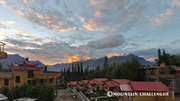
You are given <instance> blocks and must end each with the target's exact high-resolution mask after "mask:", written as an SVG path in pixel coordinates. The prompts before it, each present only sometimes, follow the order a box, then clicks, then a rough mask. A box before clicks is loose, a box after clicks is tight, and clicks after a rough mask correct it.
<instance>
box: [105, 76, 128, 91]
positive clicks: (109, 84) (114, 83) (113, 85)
mask: <svg viewBox="0 0 180 101" xmlns="http://www.w3.org/2000/svg"><path fill="white" fill-rule="evenodd" d="M129 82H130V80H127V79H112V80H109V81H106V82H105V83H104V90H105V91H106V92H108V91H114V92H120V88H119V85H121V84H128V83H129Z"/></svg>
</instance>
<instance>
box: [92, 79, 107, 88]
mask: <svg viewBox="0 0 180 101" xmlns="http://www.w3.org/2000/svg"><path fill="white" fill-rule="evenodd" d="M105 81H108V79H107V78H96V79H92V80H90V81H89V86H90V88H92V89H94V90H103V89H104V82H105Z"/></svg>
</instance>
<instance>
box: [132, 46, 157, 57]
mask: <svg viewBox="0 0 180 101" xmlns="http://www.w3.org/2000/svg"><path fill="white" fill-rule="evenodd" d="M157 51H158V48H150V49H145V50H143V49H141V50H136V51H134V52H132V53H133V54H135V55H138V56H142V57H144V58H145V59H149V58H157V56H158V52H157Z"/></svg>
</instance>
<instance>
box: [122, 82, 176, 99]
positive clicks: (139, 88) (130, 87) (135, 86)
mask: <svg viewBox="0 0 180 101" xmlns="http://www.w3.org/2000/svg"><path fill="white" fill-rule="evenodd" d="M119 86H120V90H121V92H134V93H136V94H137V96H123V97H120V99H121V100H122V101H123V100H124V101H125V100H129V101H173V100H172V97H171V89H169V88H168V87H167V86H165V85H164V84H163V83H161V82H136V81H131V82H129V83H128V84H122V85H119ZM163 93H164V96H161V95H159V96H157V94H163ZM154 94H156V95H154Z"/></svg>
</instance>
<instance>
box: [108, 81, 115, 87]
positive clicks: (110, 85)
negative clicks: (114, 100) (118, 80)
mask: <svg viewBox="0 0 180 101" xmlns="http://www.w3.org/2000/svg"><path fill="white" fill-rule="evenodd" d="M105 85H107V86H108V87H117V86H116V85H115V84H114V83H112V82H111V81H110V82H106V83H105Z"/></svg>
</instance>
